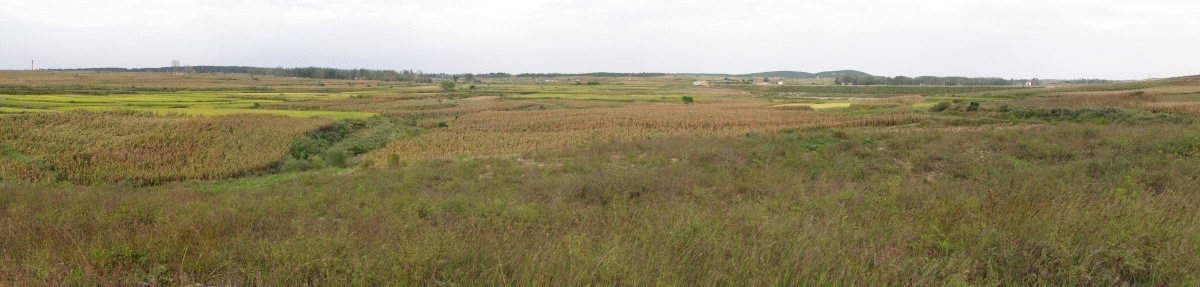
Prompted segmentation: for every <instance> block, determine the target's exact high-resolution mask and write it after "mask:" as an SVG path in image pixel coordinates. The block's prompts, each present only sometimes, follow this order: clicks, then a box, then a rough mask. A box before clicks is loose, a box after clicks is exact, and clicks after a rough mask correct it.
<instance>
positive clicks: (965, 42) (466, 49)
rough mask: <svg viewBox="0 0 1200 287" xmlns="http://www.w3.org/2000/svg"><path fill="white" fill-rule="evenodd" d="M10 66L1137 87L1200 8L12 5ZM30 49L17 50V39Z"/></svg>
mask: <svg viewBox="0 0 1200 287" xmlns="http://www.w3.org/2000/svg"><path fill="white" fill-rule="evenodd" d="M0 7H3V8H0V39H6V40H5V41H3V42H0V55H3V56H0V68H9V69H20V68H25V67H27V66H28V60H29V59H38V60H39V62H43V63H45V65H48V66H51V67H93V66H125V67H140V66H162V65H165V64H164V63H169V61H170V60H171V59H180V60H182V61H184V62H185V63H191V64H222V65H258V66H309V65H317V66H334V67H369V68H388V69H420V70H425V71H434V72H491V71H506V72H588V71H661V72H733V73H740V72H755V71H764V70H779V69H788V70H802V71H820V70H831V69H860V70H863V71H866V72H870V73H875V74H883V75H899V74H903V75H965V76H1001V77H1012V78H1020V77H1043V78H1056V77H1058V78H1077V77H1103V78H1138V77H1144V76H1145V75H1146V74H1147V73H1154V74H1156V75H1164V76H1165V75H1182V74H1189V73H1194V72H1197V71H1194V70H1192V68H1191V66H1193V65H1194V63H1197V62H1200V61H1198V60H1200V56H1198V55H1196V53H1194V51H1196V50H1198V48H1200V40H1198V39H1200V29H1195V27H1200V17H1196V15H1194V14H1195V11H1200V3H1197V2H1193V1H1170V0H1158V1H1153V0H1152V1H1136V2H1129V1H1068V0H1058V1H1032V0H1015V1H951V0H937V1H882V0H864V1H833V0H815V1H711V0H710V1H669V0H661V1H636V0H613V1H582V0H569V1H554V0H528V1H481V0H452V1H374V0H338V1H334V0H309V1H246V0H209V1H198V0H184V1H132V0H120V1H79V0H42V1H14V0H0ZM8 39H15V40H8Z"/></svg>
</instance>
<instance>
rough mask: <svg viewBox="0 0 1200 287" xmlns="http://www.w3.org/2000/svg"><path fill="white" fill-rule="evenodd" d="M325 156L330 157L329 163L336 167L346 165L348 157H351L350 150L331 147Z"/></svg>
mask: <svg viewBox="0 0 1200 287" xmlns="http://www.w3.org/2000/svg"><path fill="white" fill-rule="evenodd" d="M325 158H327V159H329V164H330V165H332V166H336V167H345V166H346V159H348V158H350V152H348V151H346V149H344V148H340V147H331V148H329V150H326V151H325Z"/></svg>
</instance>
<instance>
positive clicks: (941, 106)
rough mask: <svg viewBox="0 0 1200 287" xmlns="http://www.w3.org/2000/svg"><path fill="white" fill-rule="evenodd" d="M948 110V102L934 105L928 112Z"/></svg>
mask: <svg viewBox="0 0 1200 287" xmlns="http://www.w3.org/2000/svg"><path fill="white" fill-rule="evenodd" d="M949 108H950V102H940V103H937V104H936V105H933V106H932V107H929V111H931V112H941V111H945V110H946V109H949Z"/></svg>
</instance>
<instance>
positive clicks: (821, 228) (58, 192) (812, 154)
mask: <svg viewBox="0 0 1200 287" xmlns="http://www.w3.org/2000/svg"><path fill="white" fill-rule="evenodd" d="M1197 131H1198V130H1197V127H1196V126H1188V125H1164V126H1096V125H1074V124H1063V125H1055V126H1048V127H1042V128H1037V129H1029V130H991V131H961V132H952V133H902V134H892V133H873V134H868V135H860V134H857V133H855V132H853V131H849V132H843V131H842V130H823V131H811V132H798V133H778V134H764V135H759V136H751V137H738V138H726V139H712V138H704V137H700V138H678V139H665V140H638V141H633V142H630V143H614V144H600V145H591V146H588V147H584V148H579V149H569V150H563V151H556V152H534V153H530V154H522V155H521V157H520V158H515V159H514V158H488V159H477V160H469V161H428V162H420V163H414V164H412V165H408V166H404V167H400V168H397V169H369V170H365V171H361V172H355V173H328V174H303V175H296V176H291V177H268V178H258V179H252V180H246V181H236V182H232V183H235V184H237V185H231V186H232V187H224V188H213V187H208V186H205V187H204V188H190V187H189V185H186V184H180V185H166V186H158V187H152V188H146V189H129V188H120V187H44V186H22V185H7V184H3V183H0V285H38V284H48V285H86V286H90V285H101V286H105V285H151V286H153V285H189V284H196V283H198V284H201V285H230V286H242V285H274V286H300V285H338V286H341V285H374V286H398V285H399V286H403V285H459V286H481V285H549V286H576V285H636V286H645V285H656V284H661V285H722V284H729V285H739V286H741V285H744V286H765V285H817V286H826V285H855V286H883V285H919V286H925V285H987V286H1001V285H1022V286H1025V285H1038V286H1040V285H1052V286H1064V285H1065V286H1079V285H1085V286H1094V285H1103V286H1125V285H1146V286H1163V285H1165V286H1174V285H1188V284H1190V283H1192V282H1196V280H1200V277H1198V276H1200V275H1198V274H1197V273H1196V272H1195V270H1197V269H1198V268H1200V256H1197V255H1198V254H1200V246H1197V244H1196V242H1200V229H1198V228H1200V205H1198V204H1197V203H1198V202H1200V195H1198V194H1197V193H1195V192H1193V191H1194V190H1197V189H1200V181H1197V180H1196V175H1197V174H1200V164H1197V161H1195V160H1194V159H1195V156H1196V155H1197V154H1198V153H1200V150H1198V149H1197V142H1200V141H1197V136H1196V135H1197V134H1200V133H1197Z"/></svg>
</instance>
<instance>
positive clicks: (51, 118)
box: [0, 112, 330, 184]
mask: <svg viewBox="0 0 1200 287" xmlns="http://www.w3.org/2000/svg"><path fill="white" fill-rule="evenodd" d="M329 122H330V121H328V120H318V119H304V120H301V119H293V118H286V117H281V116H267V115H235V116H217V117H181V116H154V115H147V114H137V113H131V112H110V113H93V112H67V113H53V114H25V115H11V116H4V117H0V144H4V145H8V146H11V147H12V148H13V149H15V150H16V151H17V152H19V153H20V154H23V155H25V156H27V157H30V158H34V159H40V160H44V161H46V162H49V163H50V164H51V165H52V167H53V170H54V171H55V172H57V173H58V175H59V176H60V177H61V178H62V179H63V180H67V181H71V182H74V183H76V184H90V183H93V182H117V181H127V182H132V183H157V182H162V181H172V180H181V179H192V178H227V177H231V176H237V175H240V174H243V173H246V172H248V171H255V170H260V169H264V168H267V167H270V166H272V165H274V164H275V162H277V161H279V160H280V159H281V158H283V156H284V155H285V154H286V153H287V151H288V144H289V143H290V142H291V141H292V139H293V138H295V137H297V136H300V135H303V134H304V133H307V132H309V131H313V130H315V129H317V128H318V127H320V126H321V125H324V124H328V123H329ZM25 170H28V168H26V169H25ZM22 174H26V173H22ZM24 176H28V175H24Z"/></svg>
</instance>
